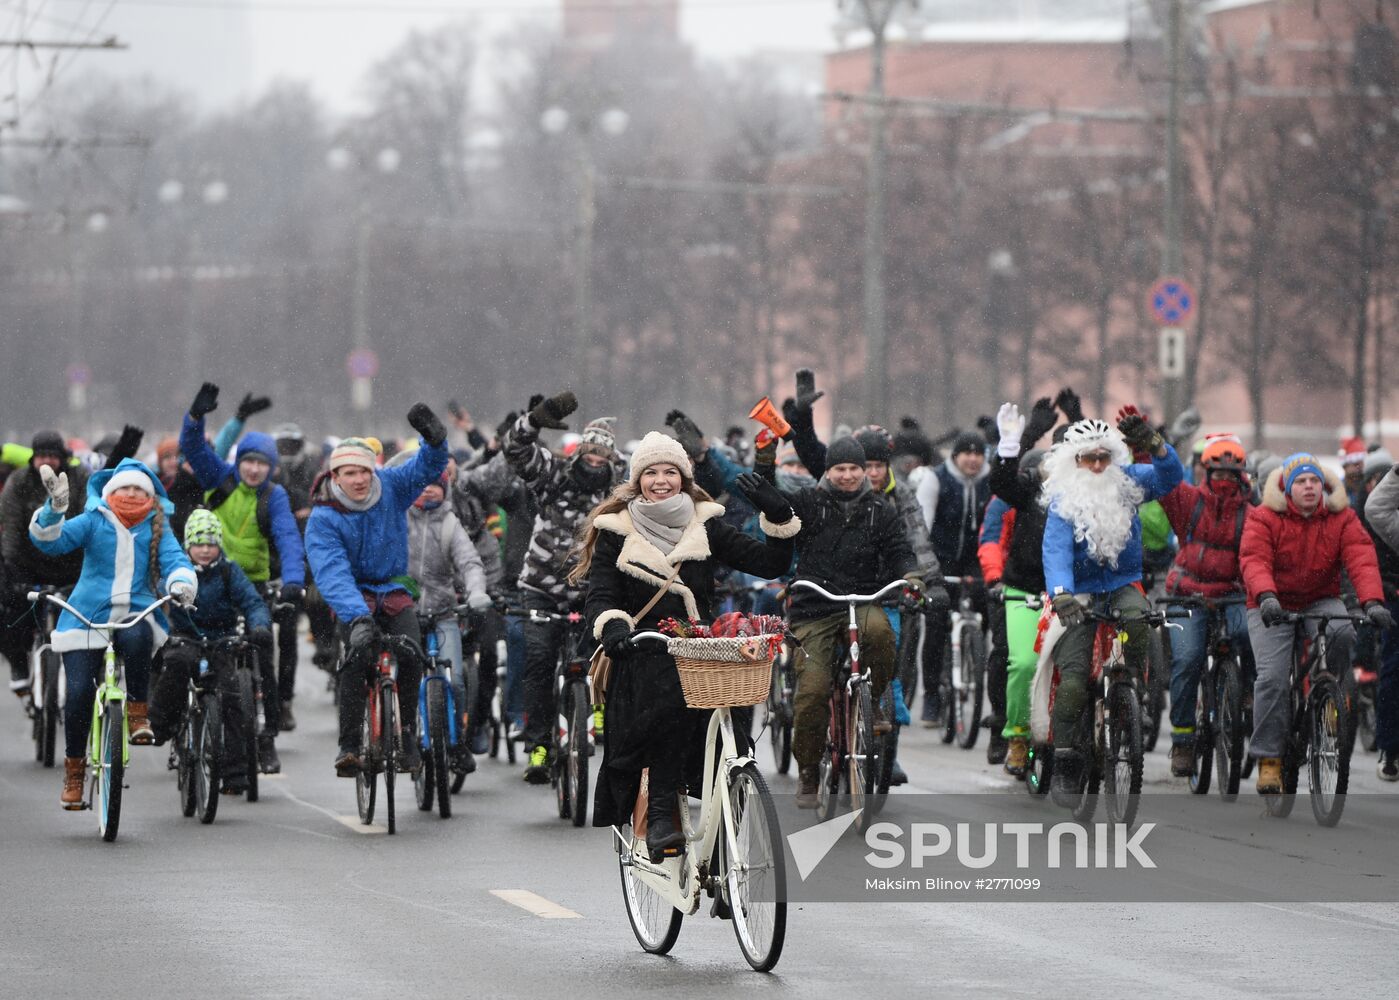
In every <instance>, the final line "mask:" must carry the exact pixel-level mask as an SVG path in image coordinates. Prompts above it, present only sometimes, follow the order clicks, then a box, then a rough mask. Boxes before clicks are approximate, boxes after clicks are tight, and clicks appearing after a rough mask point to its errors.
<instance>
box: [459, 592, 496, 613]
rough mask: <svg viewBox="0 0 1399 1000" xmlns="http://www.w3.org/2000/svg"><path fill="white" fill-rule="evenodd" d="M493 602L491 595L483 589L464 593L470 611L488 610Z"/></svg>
mask: <svg viewBox="0 0 1399 1000" xmlns="http://www.w3.org/2000/svg"><path fill="white" fill-rule="evenodd" d="M494 604H495V601H493V600H491V595H490V594H488V593H486V592H485V591H484V590H473V591H472V592H471V593H469V594H467V595H466V606H467V607H468V608H470V609H471V610H472V611H489V610H491V607H492V606H493V605H494Z"/></svg>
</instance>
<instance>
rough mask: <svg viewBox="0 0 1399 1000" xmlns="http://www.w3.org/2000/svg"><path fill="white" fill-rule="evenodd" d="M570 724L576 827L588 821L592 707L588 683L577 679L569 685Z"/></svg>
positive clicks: (569, 783)
mask: <svg viewBox="0 0 1399 1000" xmlns="http://www.w3.org/2000/svg"><path fill="white" fill-rule="evenodd" d="M568 700H569V726H568V741H567V743H566V746H567V756H566V757H565V758H564V774H563V777H564V780H563V782H562V784H563V785H564V786H565V787H566V789H567V794H568V800H569V802H568V811H569V816H570V817H571V818H572V820H573V825H574V826H582V825H583V824H584V823H586V822H587V821H588V754H589V753H590V752H591V748H590V747H589V745H588V723H589V721H590V717H591V715H592V706H591V705H590V704H589V702H588V685H587V684H585V683H583V682H582V681H574V682H572V683H571V684H569V686H568Z"/></svg>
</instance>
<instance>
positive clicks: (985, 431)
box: [976, 414, 1001, 444]
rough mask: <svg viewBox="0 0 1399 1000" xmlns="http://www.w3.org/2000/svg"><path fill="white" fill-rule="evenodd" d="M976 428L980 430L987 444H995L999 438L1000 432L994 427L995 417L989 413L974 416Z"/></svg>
mask: <svg viewBox="0 0 1399 1000" xmlns="http://www.w3.org/2000/svg"><path fill="white" fill-rule="evenodd" d="M976 429H977V430H979V431H981V435H982V437H984V438H986V441H987V443H988V444H995V443H996V442H998V441H1000V439H1001V432H1000V430H999V429H998V428H997V427H996V418H995V417H993V416H991V415H989V414H982V415H981V416H979V417H977V418H976Z"/></svg>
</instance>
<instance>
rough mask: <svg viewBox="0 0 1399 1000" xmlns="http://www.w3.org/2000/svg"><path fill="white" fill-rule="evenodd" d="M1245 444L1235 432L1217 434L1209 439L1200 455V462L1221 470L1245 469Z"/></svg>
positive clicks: (1241, 470) (1208, 467)
mask: <svg viewBox="0 0 1399 1000" xmlns="http://www.w3.org/2000/svg"><path fill="white" fill-rule="evenodd" d="M1244 459H1245V455H1244V445H1243V442H1242V441H1240V440H1239V439H1238V438H1237V437H1235V436H1234V435H1233V434H1216V435H1213V436H1211V437H1210V438H1209V439H1208V442H1207V443H1206V444H1205V450H1204V452H1203V453H1202V454H1201V455H1200V464H1202V465H1203V466H1204V467H1205V468H1207V469H1209V470H1211V471H1215V470H1218V471H1220V472H1243V471H1244Z"/></svg>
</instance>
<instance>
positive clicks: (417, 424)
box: [408, 403, 447, 448]
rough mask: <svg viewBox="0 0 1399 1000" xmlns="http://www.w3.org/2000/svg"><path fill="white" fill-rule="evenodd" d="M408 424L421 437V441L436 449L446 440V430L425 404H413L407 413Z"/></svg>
mask: <svg viewBox="0 0 1399 1000" xmlns="http://www.w3.org/2000/svg"><path fill="white" fill-rule="evenodd" d="M408 423H410V424H411V425H412V426H413V430H415V431H417V432H418V433H419V434H421V435H422V436H423V440H424V441H426V442H427V443H428V444H429V445H431V446H432V447H434V448H436V447H438V446H439V445H441V444H442V442H443V441H446V440H447V428H446V427H444V426H443V425H442V421H440V420H438V419H437V414H435V413H433V412H432V407H430V406H428V405H427V404H426V403H414V404H413V408H412V409H411V410H409V411H408Z"/></svg>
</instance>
